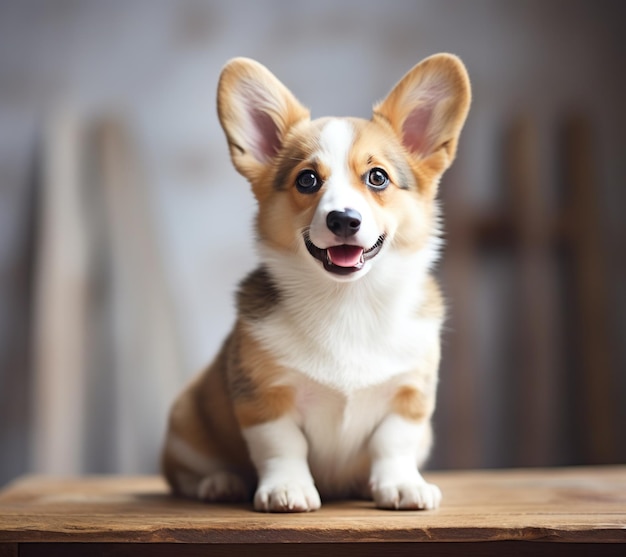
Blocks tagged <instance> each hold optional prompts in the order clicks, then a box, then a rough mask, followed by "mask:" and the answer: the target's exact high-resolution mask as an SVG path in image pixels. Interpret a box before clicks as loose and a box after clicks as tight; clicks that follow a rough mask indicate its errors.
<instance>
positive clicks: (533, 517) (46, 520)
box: [0, 466, 626, 555]
mask: <svg viewBox="0 0 626 557" xmlns="http://www.w3.org/2000/svg"><path fill="white" fill-rule="evenodd" d="M428 479H429V480H430V481H433V482H436V483H437V484H439V486H440V487H441V488H442V490H443V492H444V502H443V506H442V508H441V509H439V510H438V511H433V512H419V511H404V512H395V511H381V510H377V509H375V508H374V507H373V505H372V503H371V502H368V501H346V502H335V503H329V504H326V505H324V506H323V507H322V509H321V510H320V511H317V512H314V513H309V514H292V515H289V514H287V515H279V514H260V513H255V512H253V511H252V507H251V506H250V505H207V504H202V503H197V502H194V501H189V500H183V499H175V498H173V497H170V496H169V494H168V493H167V491H166V487H165V485H164V483H163V481H162V480H161V479H160V478H156V477H88V478H81V479H66V480H61V479H51V478H45V477H29V478H25V479H22V480H19V481H17V482H16V483H14V484H13V485H11V486H9V488H8V489H7V490H5V492H4V493H3V494H2V495H1V496H0V544H3V543H4V544H11V543H23V542H31V543H32V542H38V543H68V544H71V543H78V542H80V543H84V542H91V543H100V544H106V543H114V542H115V543H129V542H131V543H166V544H171V543H187V544H251V543H262V544H278V543H283V544H284V543H290V542H291V543H298V544H320V543H327V544H328V543H330V544H332V543H342V544H351V543H353V544H362V543H365V542H370V543H373V544H377V543H379V542H383V541H384V542H395V543H399V542H429V541H437V542H456V543H458V542H502V541H511V542H514V541H533V542H554V541H556V542H569V543H619V544H625V543H626V467H625V466H621V467H597V468H572V469H552V470H541V469H528V470H509V471H482V472H440V473H431V474H428ZM302 547H304V546H302ZM346 547H347V546H346ZM21 548H22V546H20V555H21V554H27V553H23V552H22V550H21ZM33 554H34V553H33Z"/></svg>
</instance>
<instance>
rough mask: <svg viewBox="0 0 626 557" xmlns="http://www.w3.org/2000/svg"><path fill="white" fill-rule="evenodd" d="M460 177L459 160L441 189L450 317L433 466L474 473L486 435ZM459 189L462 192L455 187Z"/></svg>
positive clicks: (470, 240) (468, 225)
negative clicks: (473, 469) (458, 176)
mask: <svg viewBox="0 0 626 557" xmlns="http://www.w3.org/2000/svg"><path fill="white" fill-rule="evenodd" d="M459 174H461V175H462V160H457V161H456V164H455V166H453V167H452V169H451V171H450V174H449V175H448V176H447V178H446V187H444V188H443V189H442V195H443V206H444V207H445V216H446V218H445V249H444V254H443V261H442V265H441V277H442V286H443V292H444V297H445V299H446V302H447V304H446V305H447V318H446V322H445V325H444V330H443V334H442V362H441V370H440V381H439V393H438V397H437V398H438V408H437V411H436V412H435V416H434V423H435V444H434V451H433V453H434V454H433V461H434V463H436V465H437V466H443V467H445V468H476V467H480V466H482V465H483V464H484V463H483V458H484V443H483V441H484V432H485V428H484V427H483V424H481V413H482V412H481V410H482V409H481V403H482V400H481V397H482V393H481V391H480V388H481V384H480V379H479V366H480V362H479V361H478V359H479V354H478V350H477V348H476V346H477V338H476V337H477V331H476V328H475V321H476V317H475V316H476V311H477V307H476V305H475V304H476V294H475V292H476V284H475V281H476V265H477V264H478V260H477V253H476V250H477V245H476V235H475V234H474V233H473V229H472V222H471V220H470V212H469V211H468V205H469V200H468V193H467V191H466V190H464V189H463V188H462V187H461V186H464V184H462V182H461V181H460V180H459V181H456V180H455V177H456V176H457V175H459ZM456 184H458V185H459V186H460V187H458V188H455V187H454V186H455V185H456Z"/></svg>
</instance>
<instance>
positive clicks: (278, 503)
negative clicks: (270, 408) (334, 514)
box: [243, 416, 321, 511]
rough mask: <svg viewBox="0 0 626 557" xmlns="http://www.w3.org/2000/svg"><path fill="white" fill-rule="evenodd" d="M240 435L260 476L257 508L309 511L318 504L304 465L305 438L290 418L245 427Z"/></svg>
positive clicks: (255, 506) (255, 498) (305, 452)
mask: <svg viewBox="0 0 626 557" xmlns="http://www.w3.org/2000/svg"><path fill="white" fill-rule="evenodd" d="M243 435H244V438H245V439H246V442H247V444H248V449H249V451H250V458H251V459H252V462H253V463H254V465H255V467H256V470H257V473H258V475H259V485H258V487H257V491H256V494H255V496H254V508H255V509H256V510H259V511H312V510H315V509H318V508H319V507H320V506H321V501H320V497H319V494H318V492H317V490H316V489H315V486H314V482H313V478H312V476H311V472H310V471H309V466H308V464H307V440H306V439H305V437H304V435H303V433H302V431H301V430H300V428H299V427H298V426H297V425H296V423H295V422H294V420H293V419H292V418H291V417H289V416H284V417H282V418H280V419H278V420H275V421H272V422H266V423H263V424H260V425H256V426H252V427H249V428H245V429H244V430H243Z"/></svg>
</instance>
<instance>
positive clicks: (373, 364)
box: [162, 54, 470, 512]
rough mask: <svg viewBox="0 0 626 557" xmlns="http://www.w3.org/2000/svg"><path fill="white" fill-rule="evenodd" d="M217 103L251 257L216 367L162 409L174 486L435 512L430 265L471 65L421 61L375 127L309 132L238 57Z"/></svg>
mask: <svg viewBox="0 0 626 557" xmlns="http://www.w3.org/2000/svg"><path fill="white" fill-rule="evenodd" d="M217 102H218V112H219V118H220V122H221V124H222V127H223V128H224V131H225V133H226V137H227V140H228V146H229V149H230V155H231V158H232V162H233V164H234V166H235V167H236V169H237V170H238V171H239V172H240V173H241V174H242V175H243V176H245V178H247V180H248V181H249V182H250V185H251V187H252V191H253V193H254V196H255V197H256V200H257V202H258V214H257V216H256V240H257V244H258V252H259V256H260V263H259V266H258V268H257V269H256V270H254V271H253V272H251V273H250V274H249V275H248V276H247V277H246V278H245V279H244V280H243V281H242V282H241V284H240V285H239V290H238V292H237V296H236V303H237V319H236V323H235V325H234V328H233V329H232V331H231V333H230V334H229V336H228V337H227V338H226V340H225V342H224V344H223V346H222V348H221V350H220V352H219V353H218V355H217V357H216V358H215V360H214V361H213V363H212V364H211V365H210V366H209V367H208V368H207V369H206V371H204V372H203V373H202V374H201V375H199V376H198V377H197V378H196V379H195V380H193V382H192V383H191V384H190V385H189V386H188V387H187V388H186V389H185V390H184V392H183V393H182V394H181V395H180V396H179V397H178V399H177V400H176V401H175V403H174V405H173V407H172V410H171V414H170V417H169V424H168V431H167V436H166V440H165V444H164V449H163V455H162V467H163V472H164V475H165V477H166V479H167V481H168V482H169V484H170V486H171V488H172V489H173V491H174V492H175V493H176V494H180V495H183V496H188V497H194V498H198V499H201V500H204V501H212V502H213V501H246V500H250V499H253V501H254V508H255V509H256V510H258V511H277V512H299V511H312V510H315V509H318V508H319V507H320V504H321V500H322V499H325V498H328V499H330V498H346V497H367V498H372V499H373V500H374V502H375V504H376V506H378V507H380V508H385V509H434V508H436V507H437V506H438V505H439V503H440V500H441V492H440V490H439V489H438V488H437V487H436V486H435V485H432V484H430V483H427V482H426V481H425V480H424V479H423V477H422V475H421V474H420V467H421V465H422V463H423V462H424V460H425V459H426V457H427V455H428V452H429V449H430V446H431V439H432V434H431V426H430V420H431V416H432V413H433V410H434V408H435V391H436V387H437V372H438V365H439V355H440V340H439V336H440V329H441V325H442V321H443V318H444V306H443V303H442V297H441V294H440V291H439V288H438V286H437V284H436V283H435V280H434V279H433V277H432V275H431V269H432V266H433V263H434V262H435V260H436V259H437V256H438V251H439V246H440V238H439V210H438V205H437V200H436V195H437V187H438V182H439V179H440V177H441V175H442V173H443V172H444V171H445V170H446V169H447V168H448V167H449V166H450V164H451V163H452V160H453V159H454V156H455V153H456V149H457V143H458V140H459V134H460V132H461V128H462V126H463V123H464V121H465V118H466V116H467V112H468V109H469V104H470V84H469V79H468V76H467V73H466V70H465V68H464V66H463V64H462V63H461V61H460V60H459V59H458V58H456V57H455V56H452V55H449V54H439V55H435V56H432V57H430V58H427V59H425V60H423V61H422V62H421V63H420V64H418V65H417V66H415V67H414V68H413V69H412V70H410V71H409V72H408V73H407V74H406V75H405V76H404V77H403V78H402V79H401V80H400V82H399V83H398V84H397V85H396V86H395V87H394V88H393V89H392V91H391V92H390V93H389V95H388V96H387V97H386V98H385V99H384V100H383V101H382V102H380V103H378V104H377V105H376V106H375V107H374V110H373V116H372V118H371V119H370V120H363V119H358V118H321V119H317V120H311V119H310V117H309V111H308V110H307V109H306V108H304V107H303V106H302V105H301V104H300V103H299V102H298V100H296V98H295V97H294V96H293V94H292V93H291V92H290V91H289V90H288V89H287V88H286V87H285V86H284V85H283V84H282V83H281V82H280V81H278V79H276V77H274V76H273V75H272V74H271V73H270V72H269V71H268V70H267V69H266V68H265V67H264V66H262V65H260V64H259V63H257V62H255V61H253V60H249V59H244V58H237V59H234V60H232V61H230V62H229V63H228V64H227V65H226V66H225V68H224V69H223V71H222V74H221V77H220V81H219V87H218V98H217ZM233 218H235V215H233Z"/></svg>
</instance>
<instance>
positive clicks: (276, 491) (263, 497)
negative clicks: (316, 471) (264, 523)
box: [254, 482, 322, 513]
mask: <svg viewBox="0 0 626 557" xmlns="http://www.w3.org/2000/svg"><path fill="white" fill-rule="evenodd" d="M321 506H322V503H321V501H320V496H319V493H318V492H317V489H315V486H314V485H312V484H303V483H299V482H284V483H277V484H275V485H274V484H263V483H262V484H261V485H259V487H258V489H257V491H256V494H255V496H254V509H255V510H257V511H264V512H284V513H296V512H307V511H315V510H317V509H319V508H320V507H321Z"/></svg>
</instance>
